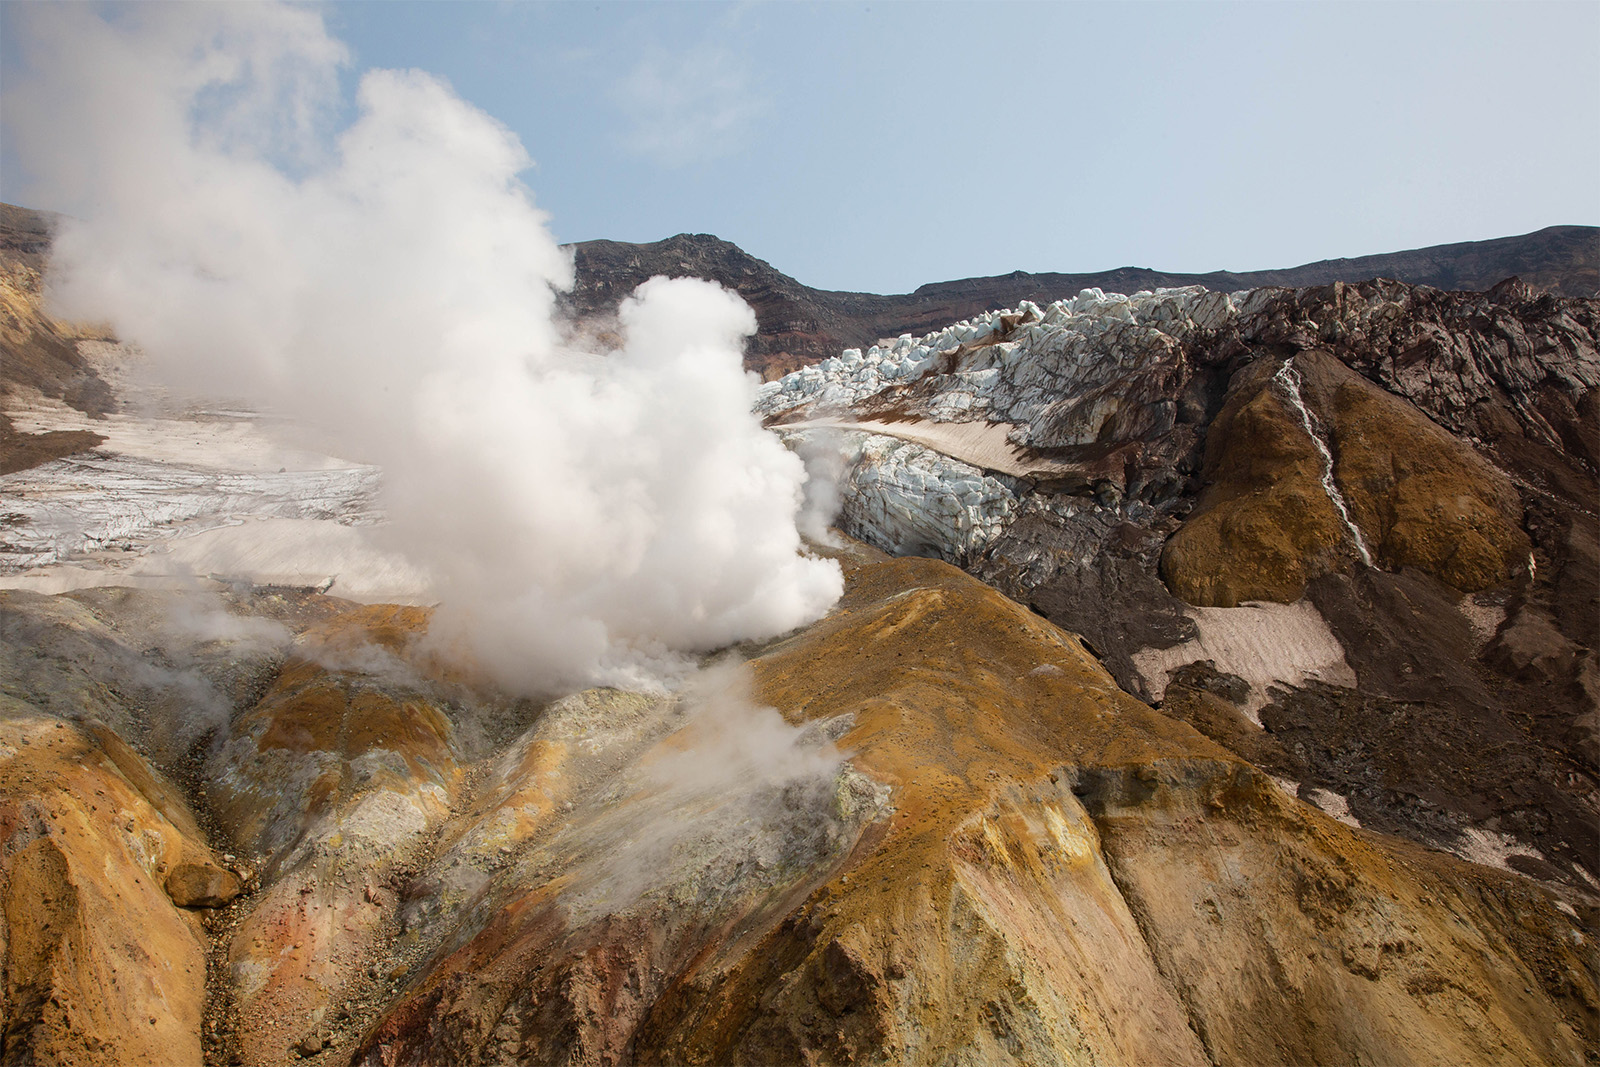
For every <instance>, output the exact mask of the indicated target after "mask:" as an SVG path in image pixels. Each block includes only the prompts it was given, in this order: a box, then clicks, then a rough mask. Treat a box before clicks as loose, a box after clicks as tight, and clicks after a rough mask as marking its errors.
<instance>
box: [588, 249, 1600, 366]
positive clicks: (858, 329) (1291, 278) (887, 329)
mask: <svg viewBox="0 0 1600 1067" xmlns="http://www.w3.org/2000/svg"><path fill="white" fill-rule="evenodd" d="M568 247H569V248H571V249H572V250H573V253H574V257H575V259H576V263H577V285H576V287H575V288H574V290H573V292H572V293H570V294H567V296H566V297H564V300H563V302H564V304H565V306H566V307H567V309H568V310H569V311H571V312H573V313H575V314H577V315H579V316H580V317H591V316H597V315H605V314H609V313H610V312H613V311H615V310H616V308H617V305H618V304H619V303H621V301H622V299H623V298H624V297H625V296H627V294H628V293H630V292H632V291H633V288H634V287H635V286H636V285H638V284H639V283H640V282H642V281H644V280H645V279H647V278H649V277H651V276H653V275H656V274H665V275H668V276H669V277H684V276H696V277H702V278H710V279H712V280H714V281H717V282H720V283H722V284H723V285H726V286H728V287H729V288H731V289H734V290H736V291H738V292H739V294H740V295H741V296H743V297H744V298H745V300H747V301H748V302H749V303H750V305H751V307H753V308H754V309H755V312H756V318H757V320H758V321H759V323H760V332H759V334H758V335H757V336H756V338H755V339H754V340H753V341H752V342H751V349H750V352H749V355H748V356H747V357H746V362H747V363H748V364H749V365H750V366H751V368H752V369H755V370H757V371H759V372H761V374H762V376H763V377H765V378H768V379H771V378H776V377H779V376H781V375H783V374H785V373H787V372H789V371H791V370H794V369H796V368H797V367H800V366H803V365H805V364H807V363H814V362H816V361H818V360H821V359H825V358H827V357H828V356H833V355H837V354H838V353H839V352H840V350H842V349H844V348H851V347H859V346H864V345H868V344H871V343H872V342H873V341H875V340H877V339H879V338H881V337H896V336H898V335H900V334H902V333H911V334H917V335H920V334H923V333H927V332H929V331H931V330H935V329H938V328H940V327H942V326H945V325H947V324H949V323H951V322H955V321H957V320H960V319H965V318H969V317H971V316H973V315H976V314H979V313H981V312H984V311H990V310H993V309H995V308H1000V307H1015V306H1016V305H1017V303H1018V302H1019V301H1022V300H1032V301H1034V302H1035V303H1039V304H1045V303H1048V302H1050V301H1053V300H1059V299H1061V298H1062V297H1067V296H1073V295H1076V294H1077V293H1078V292H1079V290H1082V289H1091V288H1098V289H1103V290H1106V291H1107V292H1121V293H1134V292H1137V291H1139V290H1141V289H1155V288H1160V287H1175V286H1184V285H1203V286H1205V287H1206V288H1208V289H1219V290H1224V291H1229V292H1232V291H1236V290H1240V289H1255V288H1260V287H1262V286H1288V287H1299V286H1309V285H1327V284H1329V283H1331V282H1336V281H1343V282H1360V281H1368V280H1370V279H1373V278H1392V279H1394V280H1396V281H1403V282H1409V283H1410V284H1413V285H1428V286H1432V287H1434V288H1437V289H1448V290H1467V291H1476V292H1482V291H1486V290H1488V289H1490V288H1491V287H1493V286H1494V285H1495V284H1496V283H1497V282H1500V281H1503V280H1504V279H1506V278H1509V277H1512V276H1516V277H1520V278H1521V279H1522V280H1523V281H1524V282H1527V283H1528V284H1530V285H1533V286H1535V287H1537V288H1540V289H1544V290H1546V291H1548V292H1551V293H1554V294H1556V295H1558V296H1584V297H1587V296H1594V295H1596V293H1597V292H1600V228H1597V227H1594V226H1548V227H1546V228H1544V229H1542V230H1538V231H1535V232H1534V233H1529V234H1523V235H1522V236H1519V237H1502V238H1497V239H1495V240H1491V241H1465V242H1461V243H1458V244H1448V245H1434V246H1432V247H1430V248H1419V249H1412V250H1409V251H1403V252H1389V253H1385V254H1382V255H1373V256H1360V257H1357V258H1355V259H1330V260H1323V261H1321V262H1317V263H1307V264H1304V265H1302V266H1298V267H1289V268H1285V269H1280V270H1262V271H1245V272H1233V271H1212V272H1211V273H1209V274H1174V273H1168V272H1163V271H1156V270H1149V269H1146V268H1143V267H1121V268H1118V269H1116V270H1110V271H1100V272H1098V273H1093V274H1057V273H1046V274H1030V273H1028V272H1026V271H1014V272H1012V273H1010V274H1004V275H998V276H994V277H986V278H963V279H959V280H956V281H947V282H933V283H930V284H927V285H923V286H920V287H918V288H917V290H916V291H915V292H911V293H906V294H902V295H895V296H882V295H877V294H873V293H847V292H833V291H829V290H823V289H813V288H811V287H810V286H807V285H804V284H802V283H800V282H798V281H796V280H795V279H793V278H791V277H789V276H788V275H786V274H784V273H782V272H781V271H779V270H777V269H776V268H774V267H773V266H772V265H771V264H769V263H767V262H765V261H764V260H760V259H757V258H756V257H755V256H752V255H750V254H749V253H748V252H746V251H744V250H743V249H741V248H740V247H739V246H737V245H735V244H733V243H731V242H729V241H724V240H722V239H721V238H718V237H715V236H712V235H710V234H678V235H677V236H676V237H669V238H667V239H666V240H664V241H655V242H652V243H649V244H630V243H628V242H624V241H582V242H579V243H576V244H573V245H569V246H568Z"/></svg>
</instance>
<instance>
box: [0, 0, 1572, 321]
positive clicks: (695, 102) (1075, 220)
mask: <svg viewBox="0 0 1600 1067" xmlns="http://www.w3.org/2000/svg"><path fill="white" fill-rule="evenodd" d="M19 6H21V5H17V4H0V91H3V90H4V87H5V82H6V72H7V70H15V69H17V65H18V64H19V63H22V62H25V57H22V56H19V55H18V53H17V48H18V45H17V43H16V41H15V39H14V38H15V37H16V36H17V35H15V34H11V33H8V32H7V29H8V27H9V25H10V24H11V22H12V20H13V19H14V18H15V15H16V9H17V8H18V7H19ZM319 10H321V11H322V12H323V14H324V16H325V18H326V20H327V23H328V26H329V28H330V30H331V32H332V33H333V34H334V35H335V36H336V37H338V38H340V39H342V40H343V41H344V43H345V44H346V45H347V47H348V49H349V53H350V63H349V64H348V66H347V67H346V69H345V72H344V76H345V82H346V86H347V88H348V90H349V91H350V92H352V93H353V90H354V86H355V84H356V81H357V79H358V78H359V76H360V75H361V73H362V72H364V71H366V70H369V69H372V68H402V69H403V68H414V69H418V70H423V71H427V72H430V73H432V74H434V75H437V76H440V77H442V78H444V79H446V80H447V81H448V82H449V83H450V84H451V85H452V86H453V88H454V89H455V91H456V92H457V93H458V94H459V95H460V96H461V97H462V98H464V99H465V100H466V101H468V102H469V103H471V104H472V105H474V106H476V107H477V108H480V109H482V110H483V111H484V112H486V113H488V114H489V115H491V116H493V117H494V118H496V119H498V120H499V121H500V122H501V123H503V124H505V125H506V126H507V127H509V128H510V129H511V130H512V131H513V132H514V133H515V134H516V135H517V136H518V137H519V138H520V140H521V141H522V143H523V145H524V146H525V147H526V149H527V151H528V152H529V154H530V155H531V156H532V158H533V159H534V161H535V163H534V166H533V167H532V168H530V169H529V170H528V171H527V172H526V173H525V174H524V175H523V181H524V182H525V183H526V184H527V186H528V187H529V188H530V189H531V190H532V191H533V195H534V198H535V200H536V202H537V203H538V205H539V206H540V207H541V208H542V209H543V210H545V211H546V212H548V213H549V214H550V216H551V219H550V227H551V229H552V230H553V232H554V234H555V236H556V237H557V238H558V239H560V240H562V241H582V240H590V239H594V238H611V239H614V240H623V241H654V240H660V239H662V238H665V237H669V236H671V235H673V234H677V233H685V232H687V233H713V234H716V235H717V236H719V237H723V238H725V239H727V240H730V241H733V242H734V243H736V244H738V245H739V246H740V247H742V248H744V249H745V250H746V251H748V252H750V253H752V254H754V255H756V256H758V257H760V258H762V259H765V260H767V261H768V262H769V263H771V264H772V265H773V266H775V267H776V268H778V269H779V270H781V271H783V272H785V273H787V274H790V275H792V276H794V277H795V278H797V279H798V280H800V281H801V282H804V283H806V284H808V285H812V286H816V287H818V288H824V289H845V290H859V291H867V292H886V293H888V292H905V291H909V290H911V289H913V288H915V287H916V286H918V285H920V284H923V283H925V282H933V281H941V280H946V279H951V278H960V277H969V276H976V275H987V274H1001V273H1006V272H1009V271H1012V270H1029V271H1065V272H1090V271H1098V270H1108V269H1112V268H1115V267H1121V266H1140V267H1150V268H1155V269H1161V270H1167V271H1175V272H1204V271H1210V270H1239V271H1242V270H1258V269H1268V268H1273V267H1286V266H1292V265H1296V264H1300V263H1305V262H1311V261H1314V260H1319V259H1326V258H1331V257H1338V256H1357V255H1366V254H1372V253H1378V252H1388V251H1396V250H1400V249H1406V248H1415V247H1421V246H1425V245H1430V244H1441V243H1448V242H1453V241H1466V240H1481V239H1487V238H1494V237H1503V236H1509V235H1512V234H1520V233H1527V232H1530V231H1532V230H1536V229H1539V228H1541V227H1544V226H1550V225H1556V224H1569V223H1578V224H1586V225H1594V224H1600V4H1596V3H1590V2H1581V3H1554V4H1545V3H1510V2H1501V3H1470V4H1469V3H1445V2H1435V3H1417V4H1406V3H1374V2H1369V3H1348V4H1347V3H1230V4H1212V3H1177V4H1167V3H1116V4H1093V3H998V2H994V3H983V4H968V3H910V2H901V3H883V2H881V0H879V2H873V3H865V4H863V3H826V4H807V3H734V4H722V3H711V2H701V3H651V4H631V3H576V2H572V3H516V2H508V3H487V2H462V3H433V2H412V3H388V2H379V0H368V2H363V3H354V4H342V3H334V4H328V5H325V6H320V7H319ZM352 113H353V107H352ZM0 118H3V113H0ZM0 132H3V131H0ZM63 136H70V132H68V131H63ZM0 199H4V200H7V201H10V202H14V203H18V202H20V203H24V204H26V205H27V206H30V207H42V208H66V207H68V205H66V204H64V203H60V202H58V201H59V200H60V197H59V196H58V195H57V194H56V192H55V191H53V190H52V189H51V188H49V187H48V186H43V185H41V184H40V183H38V182H36V181H33V180H32V179H31V175H30V172H29V168H28V161H27V160H26V159H25V158H20V156H19V153H18V152H17V151H16V150H15V148H14V146H12V145H11V144H10V143H9V141H8V139H6V138H4V137H3V136H0Z"/></svg>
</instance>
